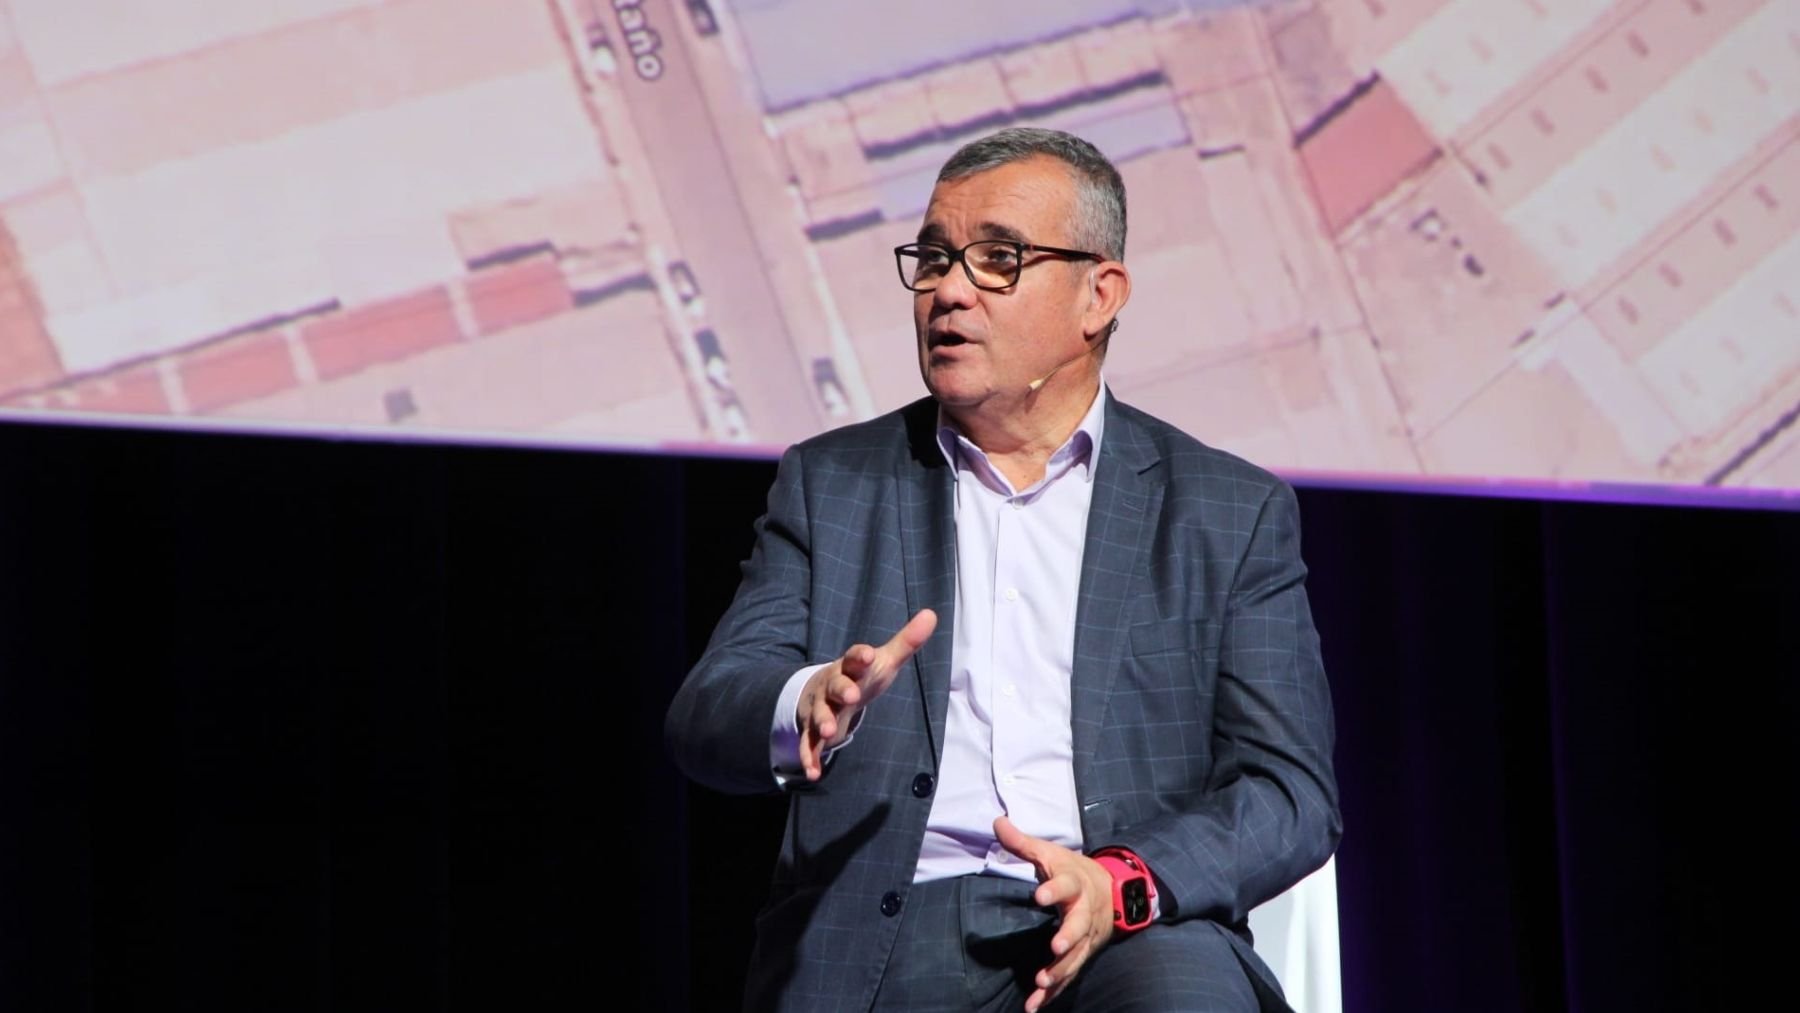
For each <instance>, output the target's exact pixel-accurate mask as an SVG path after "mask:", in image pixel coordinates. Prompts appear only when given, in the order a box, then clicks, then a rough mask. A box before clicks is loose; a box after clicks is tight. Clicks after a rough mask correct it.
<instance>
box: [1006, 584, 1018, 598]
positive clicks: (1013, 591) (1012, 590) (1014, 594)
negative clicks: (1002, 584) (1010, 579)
mask: <svg viewBox="0 0 1800 1013" xmlns="http://www.w3.org/2000/svg"><path fill="white" fill-rule="evenodd" d="M1006 600H1007V601H1018V600H1019V589H1018V588H1016V587H1009V588H1007V589H1006Z"/></svg>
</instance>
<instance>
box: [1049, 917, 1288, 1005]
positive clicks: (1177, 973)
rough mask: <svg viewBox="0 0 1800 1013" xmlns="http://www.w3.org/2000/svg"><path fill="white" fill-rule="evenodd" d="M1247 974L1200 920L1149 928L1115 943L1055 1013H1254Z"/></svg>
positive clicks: (1220, 936)
mask: <svg viewBox="0 0 1800 1013" xmlns="http://www.w3.org/2000/svg"><path fill="white" fill-rule="evenodd" d="M1250 973H1251V972H1250V971H1249V970H1247V969H1246V968H1245V967H1244V964H1243V962H1242V961H1241V960H1240V959H1238V955H1237V952H1236V951H1235V950H1234V949H1233V948H1232V946H1231V942H1230V940H1228V939H1227V938H1226V935H1225V932H1224V931H1223V930H1221V929H1220V928H1219V927H1218V926H1216V925H1213V924H1212V923H1210V922H1205V921H1188V922H1181V923H1178V924H1174V925H1152V926H1151V927H1149V928H1147V929H1145V930H1144V931H1143V932H1141V933H1139V934H1137V935H1135V936H1131V937H1129V938H1126V939H1119V940H1115V941H1114V942H1113V943H1112V944H1111V945H1109V946H1107V947H1106V948H1105V949H1103V950H1101V951H1100V952H1099V953H1098V954H1096V955H1095V956H1094V957H1093V958H1092V959H1091V960H1089V961H1088V963H1087V966H1086V967H1084V968H1083V969H1082V972H1081V974H1080V975H1079V976H1077V977H1076V979H1075V982H1074V984H1073V985H1072V986H1071V987H1070V989H1069V991H1068V992H1066V993H1064V996H1063V999H1062V1001H1059V1002H1058V1003H1057V1004H1056V1005H1055V1006H1053V1007H1052V1009H1053V1010H1054V1013H1139V1011H1142V1013H1151V1011H1155V1013H1176V1011H1181V1013H1186V1011H1193V1013H1202V1011H1204V1013H1215V1011H1216V1013H1239V1011H1246V1013H1255V1011H1256V1010H1257V1009H1259V1008H1260V1004H1259V1002H1258V1000H1257V995H1256V990H1255V988H1254V987H1253V986H1252V985H1251V983H1250V978H1249V974H1250Z"/></svg>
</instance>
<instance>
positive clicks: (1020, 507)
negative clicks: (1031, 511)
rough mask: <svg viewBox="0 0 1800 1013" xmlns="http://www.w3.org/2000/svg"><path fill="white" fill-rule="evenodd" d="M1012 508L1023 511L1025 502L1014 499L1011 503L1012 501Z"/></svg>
mask: <svg viewBox="0 0 1800 1013" xmlns="http://www.w3.org/2000/svg"><path fill="white" fill-rule="evenodd" d="M1012 508H1013V509H1014V510H1023V509H1025V501H1024V500H1022V499H1015V500H1013V501H1012Z"/></svg>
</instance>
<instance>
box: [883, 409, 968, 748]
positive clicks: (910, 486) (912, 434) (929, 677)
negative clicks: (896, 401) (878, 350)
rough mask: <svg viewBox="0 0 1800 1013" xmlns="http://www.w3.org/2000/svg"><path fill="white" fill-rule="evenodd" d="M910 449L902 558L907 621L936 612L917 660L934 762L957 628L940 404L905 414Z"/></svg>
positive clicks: (903, 466) (952, 525) (902, 469)
mask: <svg viewBox="0 0 1800 1013" xmlns="http://www.w3.org/2000/svg"><path fill="white" fill-rule="evenodd" d="M904 418H905V419H906V429H907V450H906V452H905V453H903V454H902V455H901V456H900V459H899V460H898V461H897V462H896V464H895V473H894V485H895V491H896V494H897V496H896V499H897V502H898V505H899V513H900V558H901V561H902V565H903V566H904V567H905V569H906V618H907V619H910V618H912V616H913V615H914V614H916V613H917V612H918V611H919V610H920V609H922V608H928V609H931V610H932V611H934V612H936V613H937V617H938V622H937V631H936V632H935V633H933V634H932V636H931V639H930V640H927V641H926V642H925V646H924V647H922V648H920V649H919V652H918V653H917V654H915V655H913V660H912V667H913V671H914V673H915V675H916V676H917V679H918V685H919V695H920V697H921V699H922V700H923V701H924V706H925V711H926V714H927V717H928V719H929V721H930V724H931V744H932V747H933V753H934V755H933V757H932V762H933V763H934V764H935V763H936V762H937V759H938V756H937V753H938V752H939V751H940V750H941V748H942V744H943V741H944V713H945V710H946V708H947V707H948V706H949V700H950V649H951V646H952V644H953V643H954V637H953V635H952V633H951V631H952V630H953V629H954V628H955V623H956V615H955V611H956V501H955V491H954V489H953V487H952V486H951V480H952V476H951V474H950V468H949V465H948V464H947V463H946V462H945V461H944V456H943V453H942V451H940V450H939V449H938V445H937V403H936V402H935V401H932V400H931V399H929V398H926V399H925V400H923V401H919V402H915V403H914V404H913V405H911V406H910V407H908V409H907V410H906V412H905V415H904Z"/></svg>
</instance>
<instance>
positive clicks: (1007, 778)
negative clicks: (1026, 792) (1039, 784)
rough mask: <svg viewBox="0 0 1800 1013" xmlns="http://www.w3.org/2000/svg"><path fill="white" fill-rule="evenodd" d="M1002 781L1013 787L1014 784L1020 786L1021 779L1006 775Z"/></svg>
mask: <svg viewBox="0 0 1800 1013" xmlns="http://www.w3.org/2000/svg"><path fill="white" fill-rule="evenodd" d="M1001 780H1002V781H1004V782H1005V783H1007V784H1009V785H1012V784H1018V783H1019V779H1018V778H1016V777H1014V776H1012V775H1011V774H1008V775H1006V776H1005V777H1003V778H1001Z"/></svg>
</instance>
